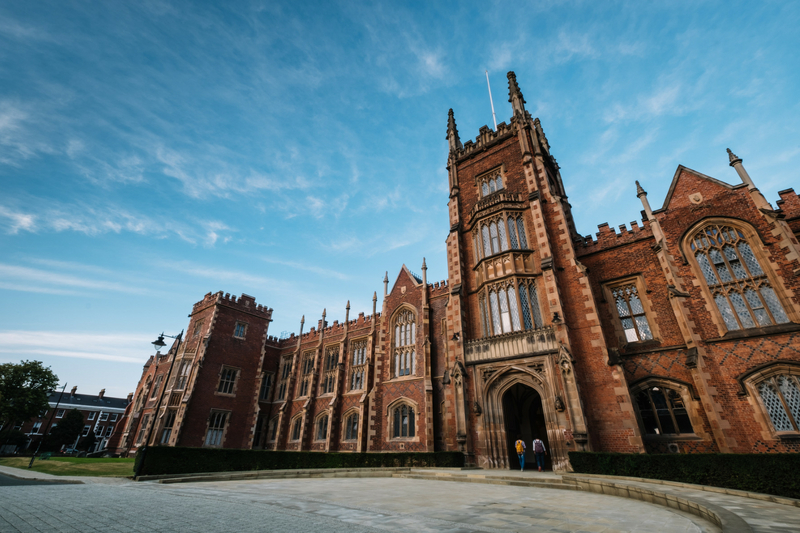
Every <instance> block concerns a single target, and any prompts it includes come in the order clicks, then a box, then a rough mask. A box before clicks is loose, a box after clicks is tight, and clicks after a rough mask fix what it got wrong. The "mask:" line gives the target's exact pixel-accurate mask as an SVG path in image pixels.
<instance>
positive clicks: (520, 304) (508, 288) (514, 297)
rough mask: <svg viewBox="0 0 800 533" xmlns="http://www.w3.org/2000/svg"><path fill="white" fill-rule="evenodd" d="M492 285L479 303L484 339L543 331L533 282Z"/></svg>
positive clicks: (522, 281) (524, 281) (520, 281)
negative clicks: (534, 330) (512, 333)
mask: <svg viewBox="0 0 800 533" xmlns="http://www.w3.org/2000/svg"><path fill="white" fill-rule="evenodd" d="M518 283H519V284H518V285H517V287H516V288H515V287H514V283H513V282H512V283H504V284H498V285H492V286H490V287H489V288H488V289H487V290H486V293H485V295H481V297H480V298H479V301H478V306H479V308H480V314H481V325H482V331H483V334H484V336H491V335H500V334H502V333H511V332H514V331H522V330H523V329H526V330H527V329H535V328H541V327H542V326H543V325H544V324H543V322H542V313H541V310H540V309H539V297H538V294H537V291H536V283H535V282H534V280H519V281H518Z"/></svg>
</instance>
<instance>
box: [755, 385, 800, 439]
mask: <svg viewBox="0 0 800 533" xmlns="http://www.w3.org/2000/svg"><path fill="white" fill-rule="evenodd" d="M756 390H757V391H758V395H759V397H760V398H761V402H762V403H763V405H764V408H765V410H766V411H767V416H769V420H770V422H771V423H772V427H773V428H775V431H795V432H796V431H800V380H798V377H797V376H796V375H791V374H788V373H785V374H777V375H773V376H771V377H769V378H767V379H765V380H763V381H761V382H760V383H757V384H756Z"/></svg>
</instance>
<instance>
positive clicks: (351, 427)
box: [344, 412, 358, 440]
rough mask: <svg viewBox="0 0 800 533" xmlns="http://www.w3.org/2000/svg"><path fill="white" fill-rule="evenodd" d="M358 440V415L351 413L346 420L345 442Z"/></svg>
mask: <svg viewBox="0 0 800 533" xmlns="http://www.w3.org/2000/svg"><path fill="white" fill-rule="evenodd" d="M357 438H358V413H357V412H355V413H351V414H349V415H347V416H346V417H345V419H344V440H356V439H357Z"/></svg>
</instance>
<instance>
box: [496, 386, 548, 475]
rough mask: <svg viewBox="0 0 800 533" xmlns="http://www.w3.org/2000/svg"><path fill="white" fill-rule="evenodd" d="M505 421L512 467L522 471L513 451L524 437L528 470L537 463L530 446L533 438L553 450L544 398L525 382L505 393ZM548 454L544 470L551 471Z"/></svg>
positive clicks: (510, 466)
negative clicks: (545, 415) (518, 439)
mask: <svg viewBox="0 0 800 533" xmlns="http://www.w3.org/2000/svg"><path fill="white" fill-rule="evenodd" d="M502 402H503V421H504V423H505V430H506V435H507V436H508V463H509V468H511V469H516V470H519V467H520V465H519V458H518V457H517V453H516V450H515V449H514V442H515V440H516V439H517V438H522V440H523V441H524V442H525V446H526V447H527V448H526V452H525V464H526V467H527V468H528V469H530V468H532V467H533V465H535V464H536V458H535V456H534V453H533V449H532V448H533V447H532V446H531V443H532V442H533V439H534V438H539V439H541V440H542V441H543V442H544V444H545V447H546V449H548V450H549V449H550V445H549V443H548V439H547V424H546V423H545V420H544V408H543V405H542V397H541V396H539V393H538V392H536V390H535V389H533V388H532V387H529V386H527V385H523V384H522V383H516V384H514V385H512V386H511V387H510V388H509V389H508V390H506V392H505V393H504V394H503V398H502ZM549 457H550V456H549V455H548V456H546V462H545V467H546V468H547V469H548V470H550V469H551V466H550V460H549Z"/></svg>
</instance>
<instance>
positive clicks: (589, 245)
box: [575, 220, 653, 257]
mask: <svg viewBox="0 0 800 533" xmlns="http://www.w3.org/2000/svg"><path fill="white" fill-rule="evenodd" d="M597 228H598V229H599V230H600V231H598V232H597V233H596V234H595V235H596V239H595V238H592V236H591V235H586V236H585V237H584V238H583V242H582V243H579V244H578V245H577V246H576V250H575V251H576V253H577V255H578V256H579V257H581V256H584V255H588V254H593V253H596V252H599V251H602V250H608V249H610V248H614V247H616V246H620V245H623V244H630V243H632V242H635V241H640V240H643V239H652V238H653V230H652V228H651V227H650V222H649V221H647V220H642V226H639V224H638V223H637V222H636V221H633V222H631V227H630V229H628V228H627V227H626V225H625V224H620V226H619V233H617V232H616V231H615V230H614V228H612V227H611V226H609V225H608V222H603V223H602V224H599V225H598V226H597Z"/></svg>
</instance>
